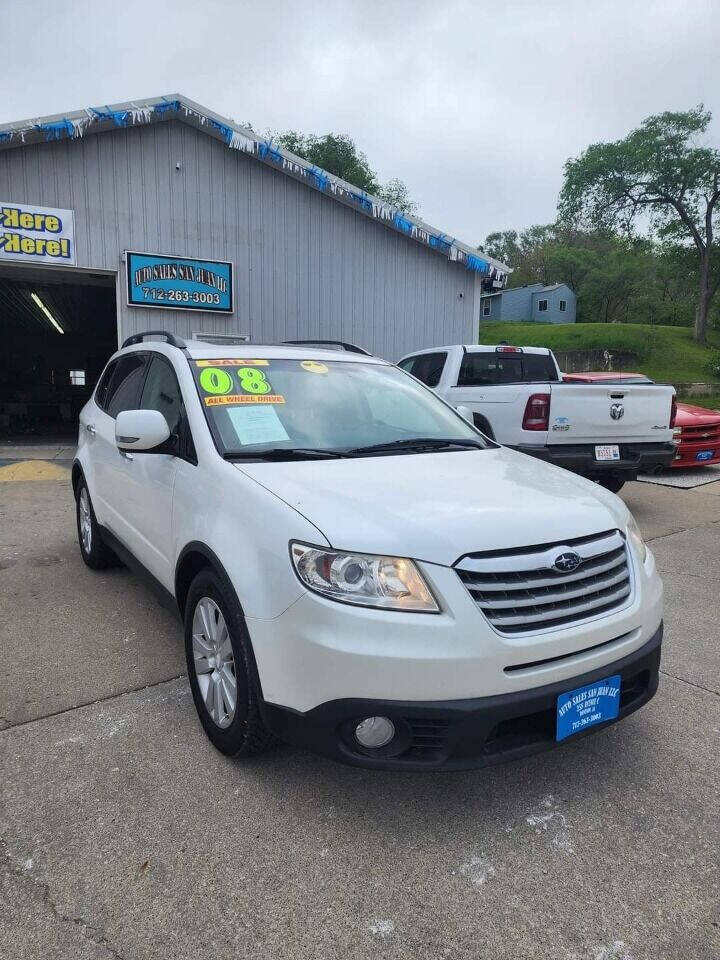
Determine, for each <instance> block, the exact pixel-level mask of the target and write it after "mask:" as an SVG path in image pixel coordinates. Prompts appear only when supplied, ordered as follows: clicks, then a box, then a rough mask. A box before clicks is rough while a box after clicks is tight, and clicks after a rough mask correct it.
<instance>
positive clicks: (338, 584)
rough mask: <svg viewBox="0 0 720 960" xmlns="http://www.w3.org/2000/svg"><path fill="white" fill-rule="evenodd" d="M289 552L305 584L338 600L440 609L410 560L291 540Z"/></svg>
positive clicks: (417, 609) (416, 609) (430, 610)
mask: <svg viewBox="0 0 720 960" xmlns="http://www.w3.org/2000/svg"><path fill="white" fill-rule="evenodd" d="M290 556H291V557H292V562H293V566H294V567H295V572H296V573H297V575H298V577H299V578H300V579H301V580H302V582H303V583H304V584H305V586H306V587H309V588H310V589H311V590H314V591H315V592H316V593H321V594H322V595H323V596H325V597H330V599H331V600H339V601H340V602H341V603H355V604H358V605H360V606H364V607H384V608H385V609H388V610H405V611H409V612H410V611H412V612H415V613H437V612H438V610H439V609H440V608H439V607H438V605H437V603H436V601H435V598H434V597H433V595H432V593H431V592H430V588H429V587H428V585H427V583H426V582H425V580H424V579H423V577H422V574H421V573H420V571H419V570H418V568H417V566H416V565H415V564H414V563H413V561H412V560H407V559H405V558H404V557H378V556H374V555H372V554H368V553H342V552H340V551H337V550H322V549H320V548H319V547H310V546H308V545H307V544H305V543H291V544H290Z"/></svg>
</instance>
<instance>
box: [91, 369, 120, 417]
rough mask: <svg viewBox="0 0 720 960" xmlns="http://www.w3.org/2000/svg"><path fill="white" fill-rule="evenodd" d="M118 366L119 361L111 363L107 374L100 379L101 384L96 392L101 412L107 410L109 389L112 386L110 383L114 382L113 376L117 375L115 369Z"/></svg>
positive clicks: (106, 371)
mask: <svg viewBox="0 0 720 960" xmlns="http://www.w3.org/2000/svg"><path fill="white" fill-rule="evenodd" d="M117 365H118V362H117V360H113V361H111V362H110V363H109V364H108V365H107V366H106V367H105V372H104V373H103V375H102V377H101V378H100V382H99V383H98V385H97V389H96V391H95V403H96V404H97V405H98V406H99V407H100V409H101V410H106V409H107V393H108V387H109V386H110V381H111V380H112V375H113V374H114V373H115V367H116V366H117Z"/></svg>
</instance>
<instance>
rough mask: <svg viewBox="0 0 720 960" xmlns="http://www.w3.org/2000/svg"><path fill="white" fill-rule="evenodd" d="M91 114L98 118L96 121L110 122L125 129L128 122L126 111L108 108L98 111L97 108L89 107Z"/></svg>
mask: <svg viewBox="0 0 720 960" xmlns="http://www.w3.org/2000/svg"><path fill="white" fill-rule="evenodd" d="M90 109H91V110H92V112H93V113H94V114H95V116H96V117H97V118H98V120H112V122H113V123H114V124H115V126H116V127H126V126H127V122H128V112H127V110H111V109H110V107H107V106H106V107H105V109H104V110H100V109H99V108H98V107H90Z"/></svg>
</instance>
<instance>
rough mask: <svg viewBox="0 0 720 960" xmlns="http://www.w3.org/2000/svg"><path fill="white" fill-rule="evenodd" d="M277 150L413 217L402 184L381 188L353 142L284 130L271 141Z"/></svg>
mask: <svg viewBox="0 0 720 960" xmlns="http://www.w3.org/2000/svg"><path fill="white" fill-rule="evenodd" d="M273 139H274V140H275V141H276V142H277V143H279V144H280V146H281V147H284V148H285V149H286V150H289V151H290V152H291V153H294V154H296V155H297V156H298V157H302V158H303V160H307V161H308V162H309V163H314V164H315V166H316V167H320V168H321V169H322V170H327V171H328V173H332V174H334V175H335V176H336V177H340V179H341V180H345V181H347V183H352V184H353V186H356V187H359V188H360V190H364V191H365V192H366V193H371V194H374V195H375V196H377V197H380V199H382V200H385V201H386V202H387V203H389V204H390V205H391V206H393V207H395V208H396V209H397V210H400V211H402V212H403V213H415V212H416V210H417V204H416V203H415V202H414V201H413V200H412V199H411V198H410V194H409V193H408V188H407V187H406V185H405V184H404V183H403V181H402V180H398V179H393V180H389V181H388V182H387V183H386V184H384V185H383V184H381V183H380V181H379V180H378V176H377V174H376V173H375V171H374V170H373V169H372V167H371V166H370V163H369V162H368V158H367V157H366V156H365V154H364V153H363V152H362V150H358V148H357V145H356V144H355V141H354V140H353V139H352V138H351V137H349V136H348V135H347V134H345V133H326V134H324V135H323V136H315V135H314V134H303V133H298V132H297V131H295V130H286V131H285V133H279V134H275V136H274V138H273Z"/></svg>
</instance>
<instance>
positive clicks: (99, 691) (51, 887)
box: [0, 459, 720, 960]
mask: <svg viewBox="0 0 720 960" xmlns="http://www.w3.org/2000/svg"><path fill="white" fill-rule="evenodd" d="M8 466H9V467H11V468H12V466H13V464H9V465H8ZM8 466H0V651H1V652H2V666H1V667H0V956H2V957H3V958H7V960H21V958H22V960H52V958H73V960H75V958H93V960H95V958H98V960H102V958H108V957H114V958H122V960H135V958H162V960H166V958H176V957H177V958H193V960H205V958H215V957H223V958H226V960H227V958H235V957H242V958H246V957H248V958H253V960H264V958H273V960H284V958H293V960H295V958H298V960H300V958H313V960H317V958H336V957H343V958H350V960H354V958H366V957H383V958H384V957H387V958H408V960H410V958H413V960H426V958H428V960H430V958H433V960H444V958H472V960H475V958H513V960H518V958H521V960H526V958H528V960H529V958H533V960H534V958H538V960H546V958H553V960H673V958H678V960H680V958H682V960H717V958H718V957H719V956H720V886H719V881H720V876H719V874H720V765H719V764H718V758H719V757H720V617H718V592H719V591H720V536H719V533H720V482H718V483H714V484H710V485H708V486H705V487H700V488H696V489H694V490H677V489H673V488H666V487H659V486H653V485H650V484H630V485H628V486H627V487H626V489H625V490H624V491H623V496H624V498H625V499H626V501H627V502H628V504H629V506H630V507H631V509H632V510H633V512H634V514H635V516H636V518H637V520H638V522H639V524H640V526H641V528H642V529H643V532H644V534H645V535H646V537H647V538H648V540H649V542H650V545H651V548H652V549H653V551H654V552H655V554H656V557H657V560H658V564H659V567H660V570H661V572H662V575H663V578H664V581H665V588H666V620H665V627H666V632H665V643H664V649H663V662H662V676H661V684H660V689H659V692H658V694H657V696H656V697H655V699H654V700H653V701H652V702H651V703H650V704H649V705H648V706H646V707H645V708H643V709H642V710H640V711H639V712H638V713H636V714H633V715H632V716H631V717H629V718H628V719H626V720H625V721H623V722H622V723H620V724H617V725H615V726H613V727H611V728H609V729H607V730H605V731H601V732H600V733H598V734H597V735H595V736H594V737H590V738H586V739H584V740H582V741H578V742H575V743H573V742H572V741H569V742H568V743H567V744H565V745H564V746H562V747H560V748H559V749H557V750H555V751H552V752H550V753H546V754H541V755H538V756H536V757H533V758H530V759H527V760H524V761H520V762H516V763H512V764H508V765H505V766H500V767H494V768H490V769H485V770H479V771H475V772H471V773H460V774H428V775H419V774H397V773H377V772H372V771H366V770H358V769H354V768H350V767H343V766H339V765H337V764H334V763H332V762H331V761H328V760H324V759H322V758H318V757H315V756H313V755H311V754H309V753H305V752H303V751H300V750H296V749H292V748H289V747H281V748H279V749H278V750H277V751H275V752H273V753H271V754H269V755H267V756H264V757H260V758H257V759H254V760H252V761H251V762H235V761H232V760H229V759H227V758H225V757H223V756H222V755H220V754H219V753H217V752H216V751H214V750H213V748H212V747H211V745H210V744H209V742H208V741H207V739H206V738H205V736H204V734H203V732H202V729H201V727H200V724H199V722H198V720H197V718H196V714H195V710H194V707H193V704H192V698H191V696H190V691H189V687H188V684H187V681H186V679H185V675H184V657H183V651H182V632H181V628H180V624H179V621H178V620H177V619H176V618H175V617H174V616H173V615H172V613H170V612H169V611H168V610H166V609H165V608H164V607H162V606H161V605H160V604H159V603H158V602H157V601H156V599H155V597H154V595H153V594H151V593H149V592H148V591H147V589H146V588H145V587H144V586H143V585H142V584H141V583H140V582H138V581H137V580H136V579H135V578H134V577H133V576H132V575H131V574H130V573H129V572H128V571H127V570H125V569H124V568H120V569H117V570H110V571H104V572H102V573H93V572H92V571H90V570H88V569H87V568H86V567H85V566H84V565H83V564H82V562H81V560H80V556H79V553H78V549H77V545H76V535H75V525H74V510H73V503H72V496H71V489H70V480H69V472H68V470H67V466H66V464H65V463H64V462H63V461H62V460H61V459H54V460H53V461H52V463H51V464H46V463H44V461H41V460H39V461H38V462H37V464H36V469H34V470H33V469H30V468H26V469H24V470H23V471H18V470H17V469H15V471H14V475H13V471H12V470H10V471H8ZM48 466H51V467H52V472H51V473H50V474H48V473H47V468H48ZM3 471H6V473H5V477H7V479H4V477H3Z"/></svg>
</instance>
